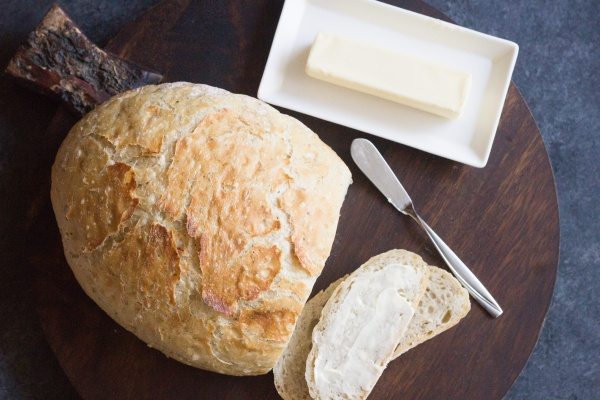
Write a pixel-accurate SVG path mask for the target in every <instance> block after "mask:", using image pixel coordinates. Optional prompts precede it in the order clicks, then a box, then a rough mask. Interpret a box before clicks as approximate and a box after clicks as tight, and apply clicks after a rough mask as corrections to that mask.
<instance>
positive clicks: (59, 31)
mask: <svg viewBox="0 0 600 400" xmlns="http://www.w3.org/2000/svg"><path fill="white" fill-rule="evenodd" d="M5 72H6V73H7V74H8V75H10V76H12V77H13V78H15V79H17V80H18V82H20V83H22V84H24V85H25V86H27V87H29V88H31V89H33V90H35V91H37V92H40V93H43V94H45V95H49V96H51V97H53V98H57V99H59V100H61V101H62V102H63V103H64V104H65V105H66V106H67V107H68V108H69V109H70V110H71V111H73V112H74V113H76V114H78V115H83V114H85V113H86V112H88V111H90V110H91V109H93V108H94V107H95V106H96V105H98V104H100V103H102V102H104V101H105V100H107V99H109V98H110V97H112V96H114V95H115V94H117V93H121V92H123V91H126V90H129V89H133V88H136V87H140V86H144V85H148V84H153V83H158V82H160V81H161V80H162V75H160V74H159V73H157V72H154V71H150V70H147V69H144V68H142V67H141V66H139V65H137V64H134V63H132V62H130V61H127V60H124V59H122V58H120V57H118V56H116V55H114V54H111V53H108V52H105V51H104V50H102V49H100V48H99V47H97V46H96V45H95V44H94V43H92V42H91V41H90V40H89V39H88V38H87V37H86V36H85V35H84V34H83V32H81V30H80V29H79V28H78V27H77V25H76V24H75V23H74V22H73V21H72V20H71V19H70V18H69V17H68V16H67V14H66V13H65V12H64V11H63V10H62V9H61V8H60V7H59V6H58V5H56V4H54V5H53V6H52V8H51V9H50V11H48V13H47V14H46V15H45V16H44V18H43V20H42V22H41V23H40V24H39V25H38V27H37V28H36V29H35V30H34V31H33V32H31V33H30V34H29V37H28V39H27V41H26V43H24V44H23V45H22V46H21V47H20V48H19V49H18V50H17V52H16V54H15V55H14V57H13V58H12V59H11V60H10V62H9V64H8V66H7V67H6V71H5Z"/></svg>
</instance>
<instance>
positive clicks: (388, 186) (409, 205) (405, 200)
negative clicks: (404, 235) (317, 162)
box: [350, 139, 502, 317]
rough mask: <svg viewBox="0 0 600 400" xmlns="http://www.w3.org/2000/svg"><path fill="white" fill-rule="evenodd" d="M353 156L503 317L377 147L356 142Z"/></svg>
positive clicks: (488, 308)
mask: <svg viewBox="0 0 600 400" xmlns="http://www.w3.org/2000/svg"><path fill="white" fill-rule="evenodd" d="M350 152H351V154H352V159H353V160H354V162H355V163H356V165H358V168H360V170H361V171H362V172H363V173H364V174H365V175H366V176H367V178H369V180H370V181H371V182H372V183H373V184H374V185H375V186H376V187H377V189H379V191H380V192H381V193H383V195H384V196H385V197H386V198H387V199H388V201H389V202H390V203H392V205H393V206H394V207H395V208H396V209H397V210H398V211H400V212H401V213H402V214H404V215H408V216H410V217H411V218H412V219H414V220H415V221H417V223H418V224H419V225H421V227H422V228H423V229H424V230H425V232H426V233H427V236H429V239H431V241H432V242H433V244H434V246H435V248H436V249H437V250H438V251H439V252H440V254H441V256H442V258H443V259H444V261H445V262H446V264H448V268H450V271H452V273H453V274H454V275H455V276H456V279H458V281H459V282H460V283H461V284H462V285H463V286H464V287H465V288H466V289H467V290H468V291H469V293H471V295H472V296H473V298H474V299H475V300H477V302H478V303H479V304H481V305H482V306H483V308H485V310H486V311H487V312H489V313H490V314H491V315H492V316H493V317H499V316H500V315H501V314H502V308H500V306H499V305H498V303H497V302H496V300H494V297H493V296H492V295H491V294H490V292H488V291H487V289H486V288H485V286H483V284H482V283H481V282H480V281H479V279H477V277H476V276H475V275H474V274H473V273H472V272H471V270H470V269H469V268H468V267H467V266H466V265H465V264H464V263H463V262H462V261H461V260H460V259H459V258H458V256H457V255H456V254H454V252H453V251H452V250H451V249H450V247H448V245H446V243H444V241H443V240H442V239H440V237H439V236H438V235H437V234H436V233H435V232H434V231H433V229H431V228H430V227H429V225H427V223H426V222H425V221H423V219H422V218H421V217H420V216H419V214H417V212H416V211H415V207H414V206H413V202H412V200H411V199H410V197H409V196H408V193H407V192H406V190H404V187H402V184H401V183H400V181H399V180H398V178H397V177H396V175H395V174H394V172H393V171H392V169H391V168H390V166H389V165H388V163H387V162H386V161H385V159H384V158H383V156H382V155H381V153H379V151H378V150H377V148H376V147H375V145H374V144H373V143H371V142H370V141H368V140H367V139H354V141H352V146H351V149H350Z"/></svg>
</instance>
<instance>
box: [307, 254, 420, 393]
mask: <svg viewBox="0 0 600 400" xmlns="http://www.w3.org/2000/svg"><path fill="white" fill-rule="evenodd" d="M428 275H429V269H428V268H427V264H425V262H423V260H422V259H421V257H419V256H418V255H416V254H414V253H410V252H408V251H405V250H391V251H388V252H386V253H383V254H380V255H378V256H375V257H373V258H371V259H370V260H368V261H367V262H366V263H365V264H363V265H362V266H361V267H360V268H358V269H357V270H356V271H354V272H353V273H352V274H351V275H350V276H349V277H348V278H346V279H344V281H343V282H342V283H340V285H339V286H338V287H337V288H336V289H335V290H334V291H333V293H332V295H331V297H330V298H329V300H328V301H327V303H326V304H325V307H324V308H323V310H322V312H321V318H320V320H319V322H318V323H317V325H316V326H315V328H314V329H313V332H312V348H311V350H310V352H309V354H308V357H307V360H306V373H305V378H306V383H307V385H308V390H309V393H310V396H311V397H312V398H314V399H319V400H325V399H364V398H366V397H367V396H368V394H369V393H370V392H371V390H372V388H373V387H374V386H375V384H376V383H377V380H378V379H379V377H380V376H381V374H382V373H383V370H384V369H385V367H386V366H387V363H388V362H389V361H390V360H391V359H392V356H393V353H394V350H395V349H396V347H397V345H398V343H399V342H400V340H401V339H402V337H403V336H404V333H405V332H406V329H407V328H408V324H409V323H410V320H411V319H412V316H413V313H414V311H415V310H416V308H417V305H418V303H419V300H420V298H421V296H422V295H423V292H424V291H425V287H426V286H427V281H428Z"/></svg>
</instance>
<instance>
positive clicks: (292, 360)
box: [273, 266, 471, 400]
mask: <svg viewBox="0 0 600 400" xmlns="http://www.w3.org/2000/svg"><path fill="white" fill-rule="evenodd" d="M428 268H429V271H430V276H429V282H428V286H427V289H426V291H425V294H424V295H423V297H422V298H421V301H420V302H419V306H418V308H417V312H416V313H415V315H414V316H413V319H412V320H411V322H410V324H409V326H408V329H407V330H406V334H405V335H404V338H403V340H402V341H401V342H400V344H399V345H398V347H397V348H396V350H395V352H394V358H396V357H398V356H399V355H401V354H402V353H405V352H406V351H408V350H410V349H411V348H413V347H415V346H417V345H418V344H420V343H423V342H425V341H426V340H429V339H431V338H433V337H434V336H436V335H438V334H440V333H442V332H444V331H446V330H448V329H450V328H451V327H453V326H454V325H456V324H457V323H458V322H459V321H460V320H461V319H462V318H463V317H464V316H465V315H467V313H468V312H469V310H470V309H471V302H470V300H469V294H468V292H467V291H466V289H464V288H463V287H462V286H461V285H460V283H459V282H458V281H457V280H456V279H455V278H454V277H453V276H452V275H451V274H450V273H448V272H446V271H445V270H443V269H440V268H437V267H433V266H429V267H428ZM343 279H344V278H341V279H338V280H337V281H335V282H333V283H332V284H331V285H330V286H329V287H328V288H327V289H326V290H325V291H322V292H319V293H318V294H317V295H316V296H314V297H313V298H312V299H310V300H309V301H308V303H307V304H306V307H305V308H304V310H303V311H302V314H301V316H300V318H299V320H298V324H297V325H296V329H295V331H294V334H293V335H292V339H291V340H290V343H289V345H288V346H287V348H286V350H285V352H284V353H283V356H282V357H281V358H280V359H279V361H278V362H277V364H276V365H275V368H274V369H273V375H274V377H275V387H276V388H277V391H278V392H279V394H280V396H281V397H282V398H283V399H284V400H310V399H311V397H310V394H309V391H308V385H307V384H306V378H305V370H306V359H307V357H308V353H309V352H310V349H311V347H312V340H311V335H312V331H313V329H314V327H315V325H316V324H317V322H318V319H319V318H320V316H321V310H322V309H323V307H324V306H325V304H326V303H327V300H328V299H329V297H330V296H331V294H332V293H333V291H334V290H335V288H337V287H338V285H339V284H340V283H341V282H342V281H343Z"/></svg>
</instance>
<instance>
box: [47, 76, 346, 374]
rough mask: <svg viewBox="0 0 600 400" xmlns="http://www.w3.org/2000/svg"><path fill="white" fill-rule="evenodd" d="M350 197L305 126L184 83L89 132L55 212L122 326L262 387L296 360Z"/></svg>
mask: <svg viewBox="0 0 600 400" xmlns="http://www.w3.org/2000/svg"><path fill="white" fill-rule="evenodd" d="M349 183H350V172H349V171H348V169H347V167H346V166H345V165H344V163H343V162H342V161H341V160H340V159H339V158H338V157H337V155H336V154H335V153H334V152H333V151H332V150H331V149H330V148H329V147H327V146H326V145H325V144H324V143H322V142H321V141H320V140H319V139H318V137H317V136H316V135H315V134H314V133H312V132H311V131H310V130H309V129H308V128H306V127H305V126H304V125H302V124H301V123H299V122H298V121H296V120H294V119H292V118H290V117H287V116H285V115H282V114H280V113H279V112H278V111H276V110H275V109H273V108H271V107H269V106H268V105H266V104H264V103H262V102H260V101H258V100H256V99H252V98H250V97H246V96H241V95H234V94H231V93H229V92H226V91H224V90H221V89H216V88H211V87H209V86H205V85H194V84H188V83H175V84H164V85H159V86H147V87H144V88H140V89H136V90H133V91H130V92H127V93H124V94H122V95H119V96H117V97H115V98H113V99H111V100H109V101H108V102H106V103H105V104H103V105H102V106H99V107H98V108H97V109H96V110H94V111H93V112H91V113H89V114H88V115H86V116H85V117H84V118H83V119H82V120H81V121H80V122H79V123H77V125H76V126H75V127H74V128H73V129H72V130H71V132H70V133H69V135H68V136H67V138H66V139H65V141H64V142H63V145H62V146H61V148H60V150H59V153H58V155H57V158H56V162H55V164H54V166H53V171H52V203H53V207H54V211H55V214H56V218H57V221H58V225H59V227H60V230H61V235H62V238H63V245H64V247H65V254H66V256H67V260H68V261H69V264H70V266H71V268H72V269H73V272H74V274H75V276H76V278H77V280H78V281H79V283H80V284H81V286H82V288H83V289H84V290H85V291H86V293H88V295H89V296H90V297H92V298H93V299H94V301H96V303H98V305H99V306H100V307H101V308H102V309H104V310H105V311H106V312H107V313H108V314H109V315H110V316H111V317H112V318H114V319H115V320H116V321H117V322H119V323H120V324H121V325H123V326H124V327H125V328H127V329H129V330H131V331H132V332H133V333H135V334H136V335H137V336H138V337H140V338H141V339H142V340H144V341H146V342H147V343H148V344H149V345H150V346H152V347H155V348H158V349H159V350H161V351H163V352H164V353H165V354H167V355H168V356H170V357H174V358H176V359H178V360H179V361H182V362H184V363H187V364H190V365H193V366H196V367H199V368H204V369H209V370H213V371H217V372H222V373H227V374H233V375H256V374H262V373H266V372H268V371H269V370H270V369H271V368H272V366H273V364H274V363H275V361H276V360H277V358H278V357H279V355H280V353H281V351H282V350H283V348H284V347H285V345H286V344H287V340H288V339H289V337H290V335H291V333H292V331H293V327H294V324H295V321H296V319H297V317H298V315H299V313H300V311H301V309H302V307H303V305H304V302H305V301H306V298H307V297H308V294H309V293H310V290H311V288H312V285H313V283H314V281H315V279H316V276H317V275H318V274H319V273H320V272H321V270H322V268H323V266H324V264H325V261H326V259H327V257H328V255H329V252H330V250H331V245H332V243H333V239H334V236H335V229H336V226H337V220H338V217H339V210H340V207H341V204H342V202H343V199H344V196H345V193H346V189H347V187H348V185H349ZM315 221H316V222H317V223H315ZM86 226H89V227H90V228H89V229H86V228H85V227H86Z"/></svg>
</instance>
